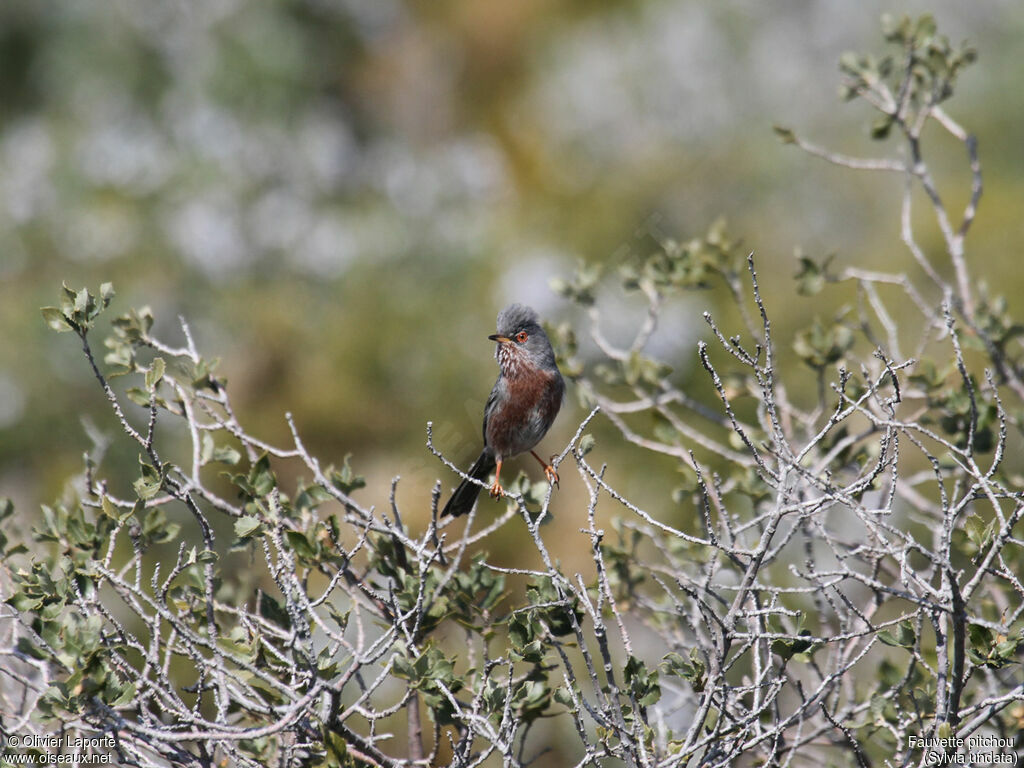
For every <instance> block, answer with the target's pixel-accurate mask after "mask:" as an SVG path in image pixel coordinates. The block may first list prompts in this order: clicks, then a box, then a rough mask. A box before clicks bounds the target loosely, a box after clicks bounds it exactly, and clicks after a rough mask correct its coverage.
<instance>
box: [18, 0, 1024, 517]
mask: <svg viewBox="0 0 1024 768" xmlns="http://www.w3.org/2000/svg"><path fill="white" fill-rule="evenodd" d="M933 6H934V10H935V12H936V15H937V16H938V17H940V19H941V20H942V21H943V27H944V29H946V30H948V31H949V34H950V36H951V37H952V38H954V39H963V38H969V39H970V40H971V42H972V45H973V46H974V47H979V48H984V49H985V50H986V51H991V52H992V53H991V59H990V61H991V62H992V64H991V65H986V63H985V62H984V61H983V63H982V68H983V69H982V72H983V75H982V76H981V77H979V76H977V75H975V76H974V79H973V80H972V81H971V83H970V85H971V89H970V96H969V98H970V99H973V101H971V102H967V103H968V105H969V106H970V109H971V110H972V124H973V125H974V126H976V128H977V131H978V134H979V137H980V142H981V146H982V147H983V148H984V150H985V153H986V158H987V160H988V165H987V168H988V170H989V175H988V176H987V178H986V185H987V188H988V189H989V190H991V191H992V192H993V194H992V195H991V196H990V198H989V199H988V202H987V205H986V216H988V217H990V218H989V222H990V223H992V224H995V225H996V226H991V227H986V229H985V232H986V233H988V234H980V235H979V236H978V238H977V239H976V240H975V252H976V253H977V259H978V260H979V261H985V262H986V263H987V264H989V265H990V269H991V276H990V279H991V280H992V282H993V283H994V284H1000V285H1006V286H1007V287H1008V288H1009V287H1010V286H1012V285H1015V284H1016V282H1017V280H1018V275H1017V273H1016V270H1014V269H1013V267H1012V261H1013V260H1012V259H1011V258H1007V255H1008V254H1010V253H1012V249H1010V248H1009V247H1007V246H1008V245H1009V244H1010V243H1011V242H1013V240H1014V237H1015V235H1014V233H1016V234H1020V226H1021V225H1020V223H1019V220H1018V217H1017V214H1016V211H1015V209H1013V206H1011V205H1009V204H1008V203H1006V202H1002V201H1006V200H1014V199H1019V193H1014V192H1013V190H1014V189H1016V188H1018V187H1019V185H1020V178H1021V171H1022V169H1024V150H1022V149H1021V146H1020V143H1019V142H1017V141H1015V140H1013V137H1015V136H1016V135H1017V134H1018V133H1019V131H1017V130H1011V129H1010V128H1009V126H1012V125H1014V124H1016V125H1018V126H1019V124H1020V119H1021V118H1022V117H1024V107H1022V105H1021V103H1020V100H1018V99H1006V98H1003V97H1002V94H1005V93H1006V92H1007V88H1008V87H1009V85H1010V84H1015V83H1017V82H1019V79H1020V76H1021V74H1022V72H1021V68H1022V67H1024V64H1022V63H1021V62H1020V61H1019V60H1017V59H1007V58H1006V57H1004V56H1002V55H1001V51H1003V50H1009V49H1010V48H1009V46H1010V45H1011V44H1015V41H1016V39H1017V38H1018V36H1019V33H1020V31H1021V27H1022V24H1024V11H1022V10H1021V9H1019V8H1016V7H1013V8H1011V7H1001V8H999V10H996V9H995V8H994V7H993V8H992V9H986V10H985V11H983V12H976V11H973V10H968V9H966V8H964V7H963V6H962V5H961V4H958V3H953V2H946V3H935V4H933ZM876 20H877V13H876V12H875V11H873V10H871V9H867V8H852V7H851V8H843V9H830V10H826V9H823V8H822V9H818V8H813V7H811V8H805V7H801V8H797V7H795V6H794V7H792V8H789V9H771V10H769V9H767V8H765V9H760V8H751V7H748V6H745V5H739V4H729V3H724V4H720V5H715V6H709V5H707V4H700V3H671V2H665V1H664V0H663V1H661V2H641V1H640V0H637V1H636V2H631V3H626V4H619V3H607V2H592V1H586V2H581V1H580V0H563V1H562V2H555V3H546V4H541V3H517V4H514V5H509V6H507V7H506V6H504V5H501V4H480V3H475V2H471V0H460V1H458V2H452V3H443V4H423V3H402V2H398V1H397V0H386V1H382V2H375V3H360V2H354V1H351V0H350V1H347V2H340V3H324V2H319V1H318V0H289V1H288V2H282V3H270V2H262V1H259V0H252V1H250V2H243V1H242V0H218V1H217V2H212V3H203V4H199V5H187V6H180V5H132V4H113V5H111V4H84V5H83V4H63V5H61V4H57V5H54V4H45V3H33V2H30V1H29V0H13V1H12V2H9V3H4V4H3V6H2V7H0V321H2V322H3V325H4V328H5V329H6V335H7V338H8V343H7V344H5V345H3V347H2V348H0V484H2V485H3V487H4V488H5V490H6V491H7V492H8V493H9V494H11V495H13V496H15V497H16V498H18V499H20V500H24V501H26V502H29V504H30V505H34V504H35V503H37V502H39V501H41V500H43V499H46V498H49V497H50V496H51V495H52V493H53V492H54V491H56V490H58V488H59V484H60V482H61V481H62V478H63V477H65V476H66V474H67V472H68V470H69V469H70V468H71V467H73V466H74V464H75V462H76V461H77V457H78V456H79V455H80V453H81V451H82V450H83V449H85V448H86V447H88V444H89V440H88V438H87V437H86V436H85V431H84V430H83V428H82V425H81V419H83V418H85V419H88V420H89V421H90V422H91V423H93V424H95V426H96V427H97V428H98V429H99V431H100V432H101V433H102V432H107V433H109V431H110V429H111V428H112V426H113V425H112V424H111V422H110V421H109V417H108V416H107V415H106V414H105V413H104V412H103V411H102V410H101V409H100V407H99V405H100V404H99V403H97V402H96V400H95V399H94V398H91V397H87V396H86V392H87V391H88V390H86V389H85V387H87V386H88V382H87V380H86V379H87V377H86V372H84V371H82V370H80V369H79V368H76V367H74V366H69V365H67V364H66V356H65V352H66V350H65V349H64V348H63V347H62V346H61V340H56V341H55V340H53V339H52V338H51V337H47V336H45V335H44V334H45V327H44V326H43V324H41V323H40V322H39V320H38V316H37V315H35V307H38V306H40V305H42V304H44V303H47V300H48V299H47V297H48V296H49V292H50V290H51V286H52V285H53V284H54V283H55V282H59V281H60V280H62V279H66V280H68V281H69V282H70V284H75V285H77V284H86V283H87V284H91V285H96V284H98V283H100V282H106V281H112V282H115V283H116V284H117V286H118V288H119V290H120V291H121V293H122V294H123V297H124V299H125V301H126V304H127V305H136V304H138V305H141V304H145V303H151V304H152V305H153V306H154V309H155V310H156V311H157V312H158V314H159V315H160V316H161V317H165V318H168V320H169V319H170V318H173V317H174V316H175V315H176V314H178V313H181V314H184V315H185V316H187V317H188V319H189V320H190V322H191V323H192V324H193V329H194V331H195V333H196V335H197V338H198V341H199V344H200V346H201V347H203V348H210V349H212V348H216V349H218V350H221V351H222V353H223V354H224V360H223V363H222V366H221V369H220V375H223V376H226V377H228V378H229V379H231V380H232V381H234V382H235V383H236V393H237V396H238V397H239V398H240V400H239V402H240V404H241V407H242V409H243V413H244V416H245V419H246V422H247V423H249V424H251V425H252V426H253V428H258V429H261V430H264V431H265V432H266V433H267V434H268V435H269V436H275V435H283V434H284V425H283V422H282V420H281V418H280V414H281V413H282V412H284V411H286V410H290V411H292V412H294V413H295V414H296V418H297V420H298V422H299V423H300V424H301V425H303V426H304V428H305V429H306V430H307V431H308V434H309V439H310V441H311V443H312V445H313V447H315V448H317V449H322V450H325V451H330V452H332V453H337V454H338V455H342V454H344V453H345V452H348V451H355V450H359V451H360V452H361V455H363V456H368V455H370V454H371V453H376V454H378V455H379V457H380V463H382V464H385V465H389V466H390V465H393V461H392V459H393V457H394V456H396V455H397V456H408V455H409V454H410V453H411V452H413V451H415V450H416V448H417V447H418V446H419V445H421V443H422V425H423V423H424V422H425V421H426V420H427V419H428V418H429V419H434V420H435V421H438V422H443V423H444V424H446V425H447V428H448V432H447V434H448V437H449V438H450V439H451V444H450V446H449V448H451V449H452V450H455V451H456V452H457V453H461V454H462V455H463V456H465V457H469V456H471V455H473V454H474V453H475V451H476V446H475V444H474V443H475V440H476V439H477V437H476V436H477V430H478V425H477V421H478V418H479V417H478V415H477V413H478V411H479V407H480V402H481V401H482V399H483V397H484V394H485V393H486V391H487V386H488V384H489V378H490V376H491V375H492V372H493V369H492V367H491V366H492V363H491V362H490V360H489V348H488V346H487V344H486V342H485V339H484V337H485V336H486V334H487V332H488V331H489V330H490V327H491V323H492V318H493V316H494V313H495V311H496V309H497V308H498V307H500V306H501V305H502V304H503V303H504V302H505V301H507V300H509V299H518V300H523V301H526V302H528V303H531V304H534V305H535V306H537V307H538V308H539V309H541V311H542V314H544V315H545V316H547V318H548V319H549V320H552V321H555V320H556V319H558V320H560V319H561V318H563V317H564V316H565V314H566V309H565V308H564V305H561V304H559V303H558V299H557V297H556V296H554V295H552V294H551V293H550V292H549V290H548V288H547V284H548V280H549V278H551V277H555V276H561V277H563V278H566V277H567V276H568V274H569V273H570V271H571V269H572V265H573V262H574V261H575V260H576V259H577V258H582V259H583V260H584V261H585V263H586V264H588V265H590V267H589V268H591V269H597V268H598V267H599V266H600V265H605V266H608V267H610V268H617V267H618V266H619V264H620V263H621V262H623V261H624V260H625V261H629V255H630V254H631V253H633V252H642V251H646V250H648V249H649V247H650V246H651V244H652V243H651V240H652V238H651V235H652V230H653V229H655V228H656V229H659V230H663V231H670V232H686V231H693V230H695V229H697V228H700V227H701V226H703V222H705V221H707V220H709V219H710V218H712V217H714V216H717V215H718V214H719V213H722V212H725V213H727V214H728V215H729V216H730V218H731V219H732V220H733V223H734V227H735V229H736V231H740V232H747V233H751V232H756V233H757V238H756V241H751V242H750V243H749V245H750V247H751V248H756V249H757V250H758V251H759V252H760V253H761V254H762V264H773V265H775V266H774V267H773V268H771V269H769V270H767V272H768V273H769V274H766V275H765V276H764V279H765V280H766V281H767V282H769V283H771V284H772V285H773V286H775V287H779V286H782V285H784V284H785V282H784V279H785V277H786V276H788V274H790V273H791V270H792V268H791V267H790V266H788V264H789V260H788V257H787V256H786V254H788V253H790V252H791V251H792V250H793V249H794V248H795V247H798V246H801V245H802V246H805V247H806V253H807V254H808V256H807V257H805V258H815V259H817V256H816V254H818V253H831V252H833V251H836V252H838V253H839V256H838V257H837V259H836V263H841V262H843V261H844V260H852V261H856V262H857V263H859V264H868V263H874V262H881V261H884V260H885V259H886V258H888V257H889V256H890V255H891V254H892V250H891V249H892V248H893V247H894V246H893V245H892V243H891V240H892V238H890V237H888V235H889V233H888V232H878V233H877V234H876V233H874V232H872V231H871V230H872V229H873V223H874V221H876V220H877V218H878V216H877V213H878V211H879V206H882V205H884V204H886V203H887V201H886V200H880V199H877V194H876V189H877V188H876V187H875V186H873V185H857V184H856V183H846V182H844V183H843V184H842V185H841V186H835V187H829V188H827V189H821V188H820V184H821V183H822V182H815V183H813V184H805V183H802V177H803V166H802V165H801V163H800V162H796V163H793V162H790V161H789V159H786V158H785V157H784V155H785V153H782V152H780V151H779V150H778V148H777V147H776V146H775V145H774V144H773V143H772V140H771V136H770V133H769V131H767V130H766V127H767V125H768V123H770V122H772V121H773V120H776V119H786V120H787V121H792V122H797V121H799V123H800V124H801V125H804V126H809V125H814V124H822V125H825V126H830V125H831V126H833V127H834V126H835V125H837V124H838V120H836V118H835V116H834V114H833V113H834V110H833V109H832V108H831V105H830V104H829V103H828V99H827V97H825V96H824V94H823V93H822V94H821V96H820V97H818V96H816V95H815V93H814V91H813V90H809V89H812V88H814V87H817V88H821V87H823V86H822V83H823V81H824V80H825V79H824V78H821V77H820V71H821V68H822V67H831V66H832V61H833V60H834V51H835V50H836V49H837V48H840V47H842V46H851V47H852V46H854V45H856V44H859V41H860V40H861V39H864V36H865V35H866V34H868V33H869V30H870V29H871V28H872V27H873V26H874V25H875V23H876ZM806 29H816V30H818V33H819V35H820V39H814V38H813V37H808V36H807V35H806V34H805V33H804V31H803V30H806ZM888 33H889V34H890V36H891V37H892V38H893V39H894V40H907V39H914V37H915V36H917V37H918V38H921V37H922V36H927V34H928V29H926V28H914V29H910V28H907V29H904V28H903V27H902V26H901V23H900V22H899V21H892V22H891V23H890V24H889V27H888ZM779 51H785V52H786V54H785V56H780V55H779ZM920 55H921V56H922V57H926V56H932V57H934V56H940V57H945V59H944V60H946V61H948V64H949V79H952V77H953V76H954V75H959V65H958V63H957V61H958V59H957V57H958V56H959V57H961V59H963V58H964V57H965V56H966V55H967V54H965V53H963V52H961V51H960V49H953V48H949V47H948V45H946V44H945V43H944V42H943V40H942V39H938V38H935V39H932V38H929V44H928V45H927V46H925V47H923V48H922V50H921V52H920ZM844 61H846V60H844ZM869 63H870V62H869ZM861 64H862V62H851V61H846V64H844V69H850V72H851V73H852V74H853V76H856V77H870V76H874V75H873V74H872V73H873V72H876V71H878V74H879V76H882V74H883V72H884V70H885V69H886V65H885V64H884V63H878V62H875V63H874V64H872V65H871V66H868V67H866V68H863V67H861ZM847 65H849V67H848V66H847ZM928 71H930V70H928ZM856 73H859V74H856ZM933 85H934V86H935V87H940V89H941V83H940V84H937V85H935V84H928V83H922V87H933ZM805 86H806V87H805ZM1014 87H1015V86H1014ZM802 91H806V93H804V94H801V92H802ZM794 94H796V96H794ZM1015 121H1016V122H1015ZM851 139H854V140H855V138H854V137H853V134H852V133H851ZM828 181H829V179H828V178H827V177H826V179H825V180H824V183H825V184H828ZM652 212H654V214H656V216H657V218H656V227H647V226H646V225H642V226H641V227H640V228H639V229H638V222H644V221H650V220H651V218H650V217H651V215H652ZM1000 224H1004V225H1005V226H999V225H1000ZM808 225H810V226H808ZM655 234H656V233H655ZM883 243H884V244H883ZM610 244H613V245H610ZM680 247H684V248H685V246H680ZM676 263H677V269H682V270H683V271H682V272H679V273H677V274H672V275H665V276H664V277H665V279H668V280H675V281H679V280H684V281H694V282H698V283H699V281H700V280H701V279H702V277H701V274H702V270H703V269H705V263H704V260H703V257H701V256H700V255H699V254H697V255H696V256H695V258H694V259H693V260H692V261H691V262H687V264H685V265H682V264H681V263H680V262H676ZM804 263H805V262H802V261H801V264H804ZM646 268H647V269H657V265H655V264H650V265H648V266H647V267H646ZM804 269H805V273H806V277H807V279H806V280H804V281H803V283H802V284H801V290H802V292H812V291H813V290H815V288H816V286H817V285H818V283H817V277H816V276H815V275H813V274H811V273H810V272H806V267H804ZM577 288H578V289H579V290H586V286H585V285H581V286H577ZM786 289H787V290H789V287H788V286H787V287H786ZM1015 293H1019V292H1015V291H1013V290H1012V289H1009V290H1006V291H1005V294H1006V295H1008V296H1012V295H1015ZM707 301H708V302H709V303H711V302H713V303H718V297H716V296H714V295H709V296H708V298H707ZM449 307H458V308H459V309H458V311H457V312H451V311H445V310H447V309H448V308H449ZM787 309H788V310H789V311H790V312H791V313H792V317H789V316H787V317H782V318H780V320H779V322H780V323H781V324H782V330H784V331H785V332H790V331H789V330H788V329H795V328H797V327H800V326H802V325H805V324H806V321H807V320H808V319H809V317H808V316H807V315H806V314H805V313H806V312H808V311H809V310H807V309H805V308H804V307H803V305H801V304H800V303H797V302H794V303H793V304H792V305H791V306H790V307H788V308H787ZM680 322H685V323H688V324H689V323H690V321H688V320H683V319H681V320H680ZM681 331H682V333H683V334H684V335H686V336H692V334H693V333H694V331H693V330H690V329H689V328H683V329H681ZM242 350H245V352H244V353H243V352H242ZM583 353H584V356H586V354H587V353H588V350H587V349H584V350H583ZM681 362H682V361H681ZM638 365H639V367H640V368H642V364H640V363H639V361H638ZM682 367H683V369H684V370H685V369H688V368H689V364H684V365H683V366H682ZM633 374H634V375H643V372H642V371H641V370H640V369H639V368H637V369H636V370H634V372H633ZM442 403H443V404H444V407H443V408H442V407H440V405H441V404H442ZM452 405H455V407H452ZM562 434H563V435H564V432H563V433H562ZM54 435H61V437H62V439H61V440H59V441H54V440H52V439H50V438H51V437H52V436H54ZM112 450H113V451H114V453H113V454H112V455H111V456H110V457H108V459H109V460H110V461H115V462H119V463H121V464H122V465H124V466H128V465H129V464H130V463H131V462H133V461H134V457H132V456H129V455H121V454H119V453H118V452H117V448H116V447H114V448H113V449H112ZM375 479H377V478H375ZM422 482H424V483H429V482H430V478H427V477H425V476H424V477H423V478H422ZM375 485H378V484H375Z"/></svg>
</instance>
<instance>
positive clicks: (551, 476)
mask: <svg viewBox="0 0 1024 768" xmlns="http://www.w3.org/2000/svg"><path fill="white" fill-rule="evenodd" d="M530 453H531V454H532V455H533V458H535V459H536V460H537V461H539V462H540V465H541V466H542V467H544V477H546V478H547V479H548V482H549V483H551V484H552V485H558V473H557V472H555V468H554V467H552V466H551V465H550V464H548V462H546V461H544V459H542V458H541V457H540V456H538V455H537V454H536V453H534V452H533V451H530Z"/></svg>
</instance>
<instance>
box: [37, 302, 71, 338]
mask: <svg viewBox="0 0 1024 768" xmlns="http://www.w3.org/2000/svg"><path fill="white" fill-rule="evenodd" d="M40 311H41V312H42V313H43V320H45V321H46V324H47V325H48V326H50V328H52V329H53V330H55V331H56V332H57V333H64V332H65V331H73V330H76V326H75V324H74V323H73V322H72V321H71V320H70V319H69V318H68V317H67V316H66V315H65V314H64V313H63V312H61V311H60V310H59V309H57V307H43V308H42V309H41V310H40Z"/></svg>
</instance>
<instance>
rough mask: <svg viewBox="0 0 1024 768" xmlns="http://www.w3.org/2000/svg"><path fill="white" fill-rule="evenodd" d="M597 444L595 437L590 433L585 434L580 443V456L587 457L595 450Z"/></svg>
mask: <svg viewBox="0 0 1024 768" xmlns="http://www.w3.org/2000/svg"><path fill="white" fill-rule="evenodd" d="M595 442H596V441H595V440H594V436H593V435H592V434H590V433H589V432H588V433H587V434H585V435H584V436H583V437H581V438H580V442H579V452H580V456H586V455H587V454H588V453H590V452H591V451H592V450H594V443H595Z"/></svg>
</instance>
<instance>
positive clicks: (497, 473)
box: [488, 459, 505, 499]
mask: <svg viewBox="0 0 1024 768" xmlns="http://www.w3.org/2000/svg"><path fill="white" fill-rule="evenodd" d="M499 477H501V459H499V460H498V461H497V466H496V468H495V470H494V485H492V486H491V488H490V490H489V491H488V493H490V494H491V496H493V497H494V498H495V499H499V498H501V494H503V493H504V492H505V489H504V488H502V487H501V483H499V482H498V478H499Z"/></svg>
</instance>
